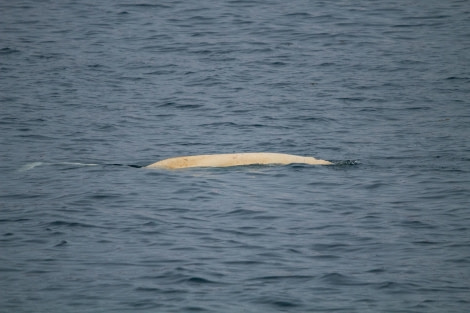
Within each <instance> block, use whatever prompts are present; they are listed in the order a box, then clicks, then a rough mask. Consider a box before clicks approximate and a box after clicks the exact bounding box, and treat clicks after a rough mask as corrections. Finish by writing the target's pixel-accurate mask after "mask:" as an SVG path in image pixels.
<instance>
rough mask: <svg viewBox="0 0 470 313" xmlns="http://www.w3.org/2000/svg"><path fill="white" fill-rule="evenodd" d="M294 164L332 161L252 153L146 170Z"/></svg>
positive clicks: (170, 162) (176, 161) (183, 159)
mask: <svg viewBox="0 0 470 313" xmlns="http://www.w3.org/2000/svg"><path fill="white" fill-rule="evenodd" d="M293 163H300V164H310V165H331V164H333V163H332V162H330V161H326V160H320V159H315V158H314V157H308V156H299V155H293V154H285V153H269V152H250V153H225V154H202V155H189V156H180V157H174V158H169V159H165V160H161V161H158V162H155V163H152V164H150V165H147V166H145V168H160V169H171V170H173V169H182V168H191V167H229V166H241V165H257V164H259V165H268V164H280V165H287V164H293Z"/></svg>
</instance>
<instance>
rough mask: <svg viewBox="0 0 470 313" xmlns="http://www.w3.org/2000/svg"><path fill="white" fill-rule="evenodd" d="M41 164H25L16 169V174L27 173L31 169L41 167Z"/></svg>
mask: <svg viewBox="0 0 470 313" xmlns="http://www.w3.org/2000/svg"><path fill="white" fill-rule="evenodd" d="M43 164H44V163H43V162H31V163H28V164H25V165H23V166H22V167H20V168H19V169H18V172H25V171H29V170H31V169H33V168H35V167H37V166H40V165H43Z"/></svg>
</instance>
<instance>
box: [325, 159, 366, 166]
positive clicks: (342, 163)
mask: <svg viewBox="0 0 470 313" xmlns="http://www.w3.org/2000/svg"><path fill="white" fill-rule="evenodd" d="M331 162H333V165H338V166H346V165H359V164H361V162H359V160H341V161H331Z"/></svg>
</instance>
